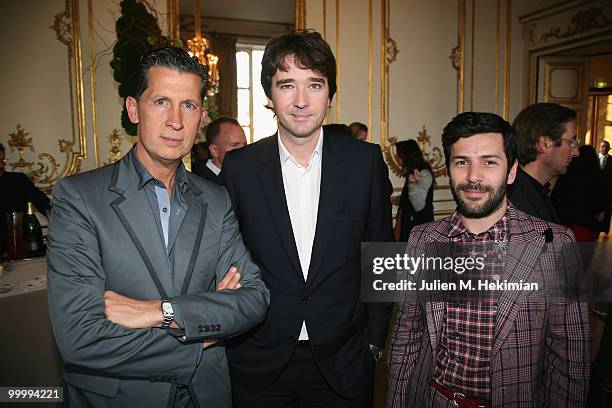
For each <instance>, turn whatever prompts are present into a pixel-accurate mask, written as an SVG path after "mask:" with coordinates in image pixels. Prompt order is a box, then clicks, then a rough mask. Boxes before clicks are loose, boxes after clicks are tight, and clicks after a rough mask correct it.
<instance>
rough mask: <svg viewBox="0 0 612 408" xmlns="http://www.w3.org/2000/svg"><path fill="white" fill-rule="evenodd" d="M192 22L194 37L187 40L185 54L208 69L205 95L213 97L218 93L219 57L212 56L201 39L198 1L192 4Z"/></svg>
mask: <svg viewBox="0 0 612 408" xmlns="http://www.w3.org/2000/svg"><path fill="white" fill-rule="evenodd" d="M193 21H194V31H195V37H193V38H192V39H190V40H187V52H188V53H189V55H191V56H192V57H195V58H196V59H197V60H198V61H199V62H200V64H203V65H206V66H207V67H208V90H207V91H206V94H207V95H208V96H213V95H215V94H216V93H217V92H218V91H219V69H218V66H217V64H218V62H219V57H217V56H216V55H215V54H213V53H212V52H211V51H210V49H209V48H208V40H207V39H206V38H204V37H202V27H201V20H200V0H194V2H193Z"/></svg>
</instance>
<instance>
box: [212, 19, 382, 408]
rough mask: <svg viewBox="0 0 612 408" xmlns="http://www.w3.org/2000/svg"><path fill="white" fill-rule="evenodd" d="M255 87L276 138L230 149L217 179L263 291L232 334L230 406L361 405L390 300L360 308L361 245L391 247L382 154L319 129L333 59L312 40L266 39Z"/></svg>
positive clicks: (332, 82)
mask: <svg viewBox="0 0 612 408" xmlns="http://www.w3.org/2000/svg"><path fill="white" fill-rule="evenodd" d="M261 82H262V86H263V89H264V90H265V92H266V95H267V97H268V107H269V108H270V109H272V110H273V111H274V113H275V115H276V117H277V118H278V132H277V134H275V135H274V136H271V137H268V138H265V139H263V140H261V141H259V142H257V143H254V144H252V145H249V146H246V147H244V148H242V149H239V150H235V151H233V152H231V153H230V154H229V155H228V156H227V157H226V158H225V161H224V163H223V171H222V173H221V179H222V181H223V184H224V185H225V186H226V187H227V189H228V192H229V193H230V196H231V198H232V201H233V203H234V209H235V211H236V214H237V217H238V221H239V223H240V227H241V232H242V234H243V237H244V239H245V243H246V244H247V247H248V248H249V250H250V251H251V253H252V254H253V257H254V259H255V260H256V262H257V263H258V264H259V265H260V266H261V268H262V276H263V279H264V282H266V284H267V285H268V287H269V289H270V293H271V303H270V308H269V310H268V314H267V317H266V319H265V321H264V322H263V323H262V324H261V325H259V326H257V327H256V328H255V329H254V330H253V331H251V332H249V333H247V334H245V335H243V336H240V337H238V338H236V339H232V341H231V346H230V349H229V361H230V374H231V377H232V390H233V391H232V393H233V396H234V405H235V406H236V407H271V406H279V407H280V406H282V407H286V406H287V407H289V406H290V407H299V405H300V402H304V403H305V404H306V406H315V407H369V406H371V394H372V380H373V373H374V367H375V362H376V360H378V359H379V358H380V356H381V354H382V348H383V347H384V345H385V337H386V333H387V326H388V321H389V317H390V307H391V305H390V304H387V303H377V304H365V303H362V302H360V243H361V242H367V241H392V240H393V235H392V229H391V208H390V200H389V196H390V194H391V190H392V189H391V183H390V182H389V179H388V170H387V166H386V165H385V163H384V161H383V158H382V154H381V151H380V148H379V147H378V146H377V145H373V144H369V143H363V142H360V141H357V140H354V139H352V138H351V137H350V136H345V135H339V134H334V133H331V132H327V131H323V130H322V128H321V125H322V123H323V119H324V118H325V115H326V113H327V111H328V108H329V106H330V103H331V100H332V98H333V96H334V93H335V92H336V63H335V58H334V56H333V54H332V52H331V50H330V48H329V45H328V44H327V43H326V42H325V41H324V40H323V39H322V38H321V36H320V34H319V33H316V32H313V31H297V32H292V33H289V34H286V35H283V36H281V37H277V38H274V39H272V40H271V41H270V42H269V43H268V45H267V46H266V50H265V52H264V56H263V60H262V71H261Z"/></svg>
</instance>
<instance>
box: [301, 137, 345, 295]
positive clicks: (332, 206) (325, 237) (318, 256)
mask: <svg viewBox="0 0 612 408" xmlns="http://www.w3.org/2000/svg"><path fill="white" fill-rule="evenodd" d="M323 137H324V139H323V157H322V159H323V161H322V163H321V189H320V193H319V206H318V209H317V227H316V230H315V236H314V240H313V243H312V255H311V257H310V266H309V268H308V278H307V280H306V288H308V287H309V286H310V285H311V284H312V282H313V281H314V280H315V278H316V276H317V274H318V273H319V270H320V269H321V268H320V266H321V262H323V257H324V256H325V251H326V250H327V248H328V243H329V239H330V237H331V232H332V229H333V227H334V223H335V220H336V216H337V215H338V213H339V212H340V209H341V205H342V202H343V198H344V188H343V183H342V181H343V180H344V177H345V172H346V169H345V163H344V157H343V156H342V152H341V150H340V149H339V147H338V146H337V139H336V138H334V137H333V136H332V137H325V135H324V136H323Z"/></svg>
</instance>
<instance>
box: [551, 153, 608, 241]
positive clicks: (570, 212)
mask: <svg viewBox="0 0 612 408" xmlns="http://www.w3.org/2000/svg"><path fill="white" fill-rule="evenodd" d="M602 186H605V180H604V176H603V172H602V171H601V169H600V168H599V162H598V160H597V153H596V152H595V149H594V148H593V146H588V145H584V146H580V156H578V157H577V158H575V159H574V160H573V161H572V162H571V163H570V165H569V166H568V168H567V173H565V174H563V175H561V176H559V179H558V180H557V183H556V184H555V187H554V188H553V191H552V193H551V195H550V199H551V201H552V203H553V206H554V207H555V210H556V212H557V214H558V215H559V219H560V220H561V224H563V225H565V226H566V227H569V228H571V229H572V231H574V235H575V236H576V241H578V242H592V241H595V240H596V239H597V237H598V235H599V231H598V228H599V223H600V222H601V220H602V219H603V214H604V211H605V210H606V207H607V206H609V204H608V199H607V196H606V193H607V191H602Z"/></svg>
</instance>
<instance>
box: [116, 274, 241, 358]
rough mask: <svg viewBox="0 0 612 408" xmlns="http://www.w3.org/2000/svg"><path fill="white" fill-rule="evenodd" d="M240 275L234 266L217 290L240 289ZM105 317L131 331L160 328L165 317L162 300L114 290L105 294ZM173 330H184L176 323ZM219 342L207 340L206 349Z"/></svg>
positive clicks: (172, 325)
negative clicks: (142, 297) (138, 296)
mask: <svg viewBox="0 0 612 408" xmlns="http://www.w3.org/2000/svg"><path fill="white" fill-rule="evenodd" d="M240 287H241V285H240V273H239V272H238V269H237V268H236V267H234V266H232V267H231V268H230V269H229V270H228V271H227V273H226V274H225V276H224V277H223V279H222V280H221V282H219V284H218V285H217V290H224V289H229V290H237V289H240ZM104 315H105V316H106V318H107V319H108V320H110V321H111V322H113V323H116V324H118V325H121V326H123V327H126V328H129V329H151V328H154V327H160V326H161V324H162V322H163V320H164V315H163V313H162V311H161V300H158V299H154V300H138V299H132V298H129V297H127V296H123V295H121V294H119V293H117V292H113V291H112V290H107V291H106V292H104ZM170 327H171V328H173V329H182V327H180V326H179V325H178V324H177V323H176V321H174V322H172V324H171V325H170ZM218 341H219V340H217V339H212V340H205V341H204V343H203V344H204V348H207V347H210V346H212V345H213V344H215V343H217V342H218Z"/></svg>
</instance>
